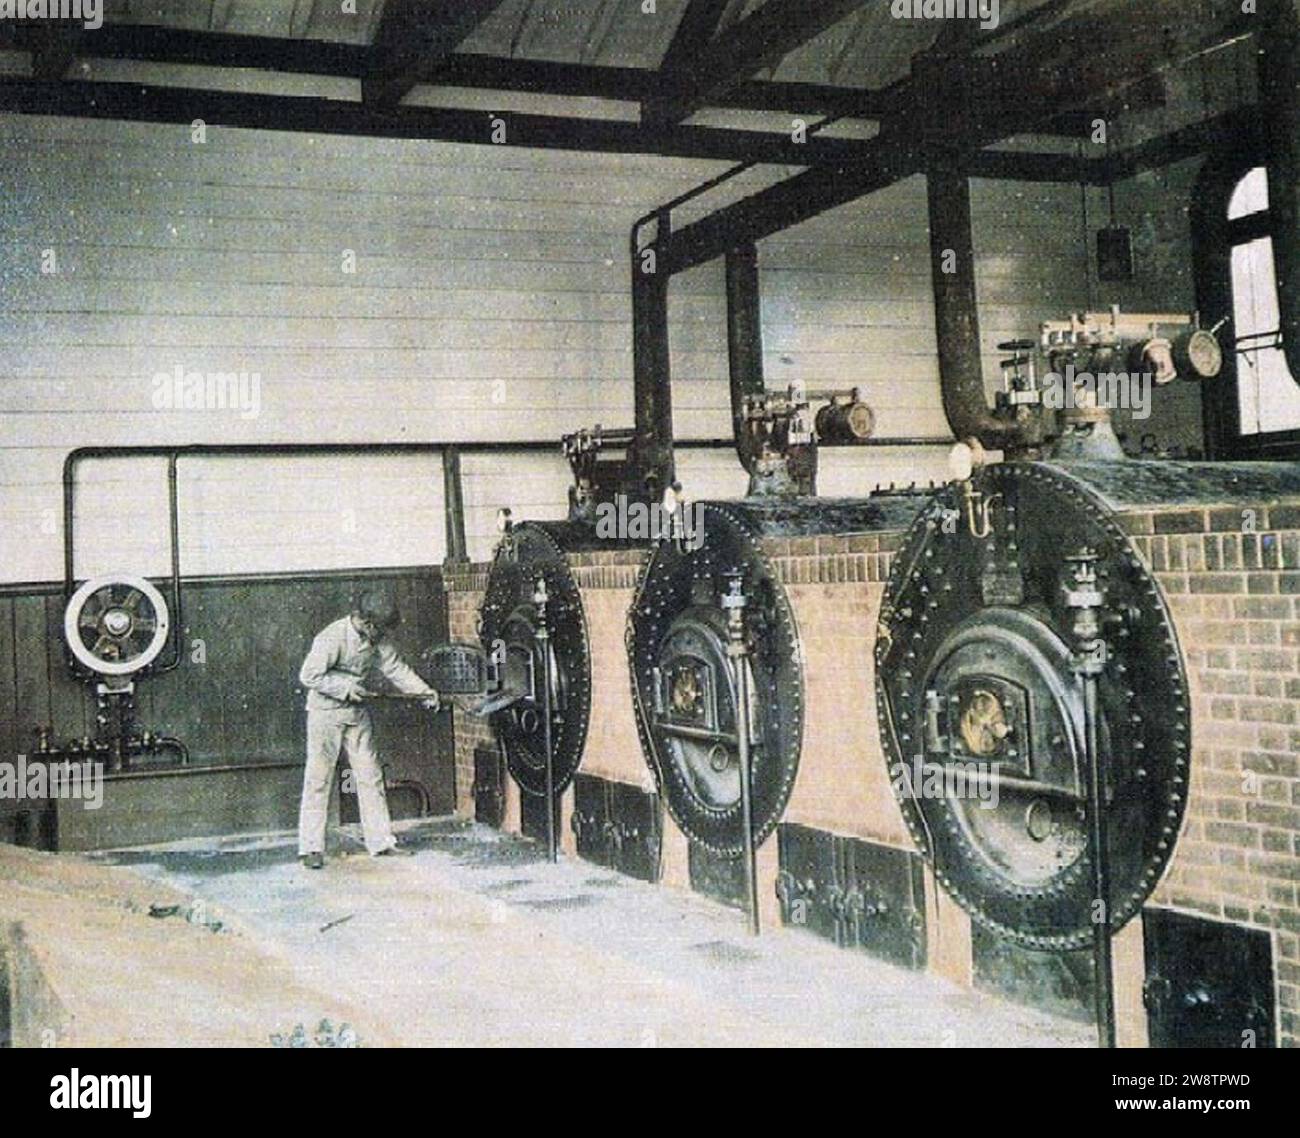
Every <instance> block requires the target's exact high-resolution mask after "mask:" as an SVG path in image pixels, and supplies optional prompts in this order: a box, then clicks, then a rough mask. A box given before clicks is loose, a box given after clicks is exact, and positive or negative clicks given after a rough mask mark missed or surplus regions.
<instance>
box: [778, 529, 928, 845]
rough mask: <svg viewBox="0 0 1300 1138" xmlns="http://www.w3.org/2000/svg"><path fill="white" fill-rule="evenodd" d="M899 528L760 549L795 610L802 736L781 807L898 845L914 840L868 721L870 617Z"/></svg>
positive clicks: (874, 726)
mask: <svg viewBox="0 0 1300 1138" xmlns="http://www.w3.org/2000/svg"><path fill="white" fill-rule="evenodd" d="M902 539H903V535H902V534H901V533H884V534H852V535H836V536H821V537H802V538H790V539H773V538H769V539H766V540H764V541H763V543H762V545H763V550H764V552H765V553H766V554H767V556H768V557H769V558H770V559H771V561H772V567H773V571H774V573H775V575H776V578H777V580H778V581H780V582H781V584H782V585H784V586H785V590H786V596H787V598H788V599H789V601H790V605H791V608H792V609H793V610H794V615H795V623H796V625H797V626H798V629H799V641H800V646H801V649H802V653H803V665H804V667H803V676H804V728H803V731H804V734H803V748H802V752H801V754H800V760H799V777H798V780H797V781H796V782H795V787H794V793H793V794H792V795H791V798H790V805H789V807H788V808H787V810H786V813H785V819H784V820H785V821H787V822H797V823H801V824H803V825H807V826H813V827H815V828H818V829H822V830H829V831H831V832H833V833H837V834H845V835H851V836H854V837H863V838H870V839H872V840H874V841H877V842H881V843H883V844H885V845H889V846H894V847H896V848H899V849H911V848H912V841H911V838H910V837H909V836H908V832H907V827H906V825H905V824H904V822H903V817H902V813H901V811H900V810H899V808H898V804H897V802H896V801H895V800H894V795H893V793H892V791H891V790H890V786H889V776H888V768H887V764H886V762H885V759H884V752H883V749H882V747H881V742H880V731H879V726H878V723H877V719H876V690H875V682H876V668H875V655H874V653H875V642H876V618H877V616H878V614H879V612H880V605H881V601H882V600H883V598H884V593H885V582H886V580H887V579H888V577H889V566H890V560H891V557H892V555H893V552H894V551H895V550H897V549H898V548H899V546H900V545H901V543H902Z"/></svg>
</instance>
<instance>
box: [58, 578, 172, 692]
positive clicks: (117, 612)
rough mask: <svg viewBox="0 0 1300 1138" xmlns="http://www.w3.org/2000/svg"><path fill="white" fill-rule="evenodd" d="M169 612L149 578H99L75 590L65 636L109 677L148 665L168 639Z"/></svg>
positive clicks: (85, 661) (86, 663)
mask: <svg viewBox="0 0 1300 1138" xmlns="http://www.w3.org/2000/svg"><path fill="white" fill-rule="evenodd" d="M168 628H169V613H168V611H167V602H166V601H165V600H164V599H163V596H162V594H161V593H160V592H159V591H158V590H157V589H156V588H155V587H154V586H153V585H152V584H150V583H149V582H148V581H146V580H145V579H144V578H143V577H136V576H132V575H130V574H126V573H111V574H108V575H107V576H103V577H93V578H91V579H90V580H89V581H86V582H85V583H84V584H82V586H81V587H80V588H79V589H78V590H77V591H76V592H75V593H73V594H72V597H71V599H70V600H69V601H68V607H67V609H66V610H65V612H64V614H63V635H64V638H65V639H66V640H67V643H68V649H69V651H71V653H72V655H73V656H74V657H75V658H76V660H77V662H78V663H79V664H81V665H82V666H83V667H84V668H86V669H88V670H89V671H91V672H95V673H97V674H99V675H103V676H129V675H132V674H134V673H135V672H139V671H141V670H142V669H144V668H147V667H148V666H149V665H150V664H152V663H153V662H154V660H156V659H157V658H158V654H159V653H160V652H161V651H162V650H163V646H164V645H165V644H166V643H167V633H168Z"/></svg>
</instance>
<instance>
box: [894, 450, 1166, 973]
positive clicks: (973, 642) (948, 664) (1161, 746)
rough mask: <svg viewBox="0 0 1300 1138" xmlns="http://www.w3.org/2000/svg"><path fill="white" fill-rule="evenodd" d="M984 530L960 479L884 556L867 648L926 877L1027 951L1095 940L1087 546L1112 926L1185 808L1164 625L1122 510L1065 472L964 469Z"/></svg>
mask: <svg viewBox="0 0 1300 1138" xmlns="http://www.w3.org/2000/svg"><path fill="white" fill-rule="evenodd" d="M972 489H973V490H974V492H975V495H976V497H975V499H974V500H975V501H976V502H983V503H987V504H988V519H989V522H990V525H989V527H988V534H987V536H986V537H982V538H980V537H976V536H974V532H973V531H975V532H982V527H981V526H980V525H979V524H978V521H977V524H975V525H974V526H972V525H971V524H969V523H970V520H971V518H972V516H974V517H976V518H977V519H978V513H976V514H975V515H972V514H971V512H970V510H969V502H968V501H967V499H966V498H965V495H964V494H963V491H962V489H961V488H960V487H958V486H953V487H949V488H948V489H946V490H943V491H940V492H939V494H938V495H937V496H936V497H935V499H934V501H933V502H932V504H931V505H930V507H929V508H928V509H927V510H926V511H925V512H924V513H923V514H922V515H921V516H920V518H918V520H917V521H916V523H915V524H914V525H913V527H912V529H911V531H910V532H909V534H908V538H907V541H906V542H905V544H904V547H903V549H902V551H901V552H900V553H899V554H898V557H897V559H896V560H895V562H894V566H893V571H892V573H891V576H890V580H889V584H888V587H887V590H886V595H885V601H884V604H883V606H882V609H881V616H880V626H879V631H878V639H877V644H876V664H877V671H876V677H877V678H876V694H877V711H878V714H879V718H880V725H881V737H882V739H883V740H884V741H885V750H886V755H885V758H886V761H887V763H888V764H889V773H890V782H891V785H892V787H893V789H894V792H895V794H896V796H897V797H898V800H899V802H900V804H901V806H902V809H903V814H904V817H905V818H906V821H907V824H908V827H909V829H910V830H911V832H912V836H913V838H914V839H915V841H916V843H917V845H918V847H919V848H920V849H921V851H922V852H923V853H924V854H925V856H926V858H927V859H928V860H929V861H930V862H931V863H932V865H933V866H934V869H935V872H936V875H937V876H938V878H939V881H940V882H941V883H942V884H943V885H944V887H945V888H946V889H947V890H948V892H949V893H951V894H952V896H953V897H954V898H955V899H956V900H957V901H958V902H959V903H960V904H961V905H962V906H963V907H964V908H965V909H966V910H967V911H968V912H969V913H970V914H971V915H972V917H974V918H975V919H976V920H977V921H979V922H980V923H981V924H983V925H984V926H986V927H987V928H990V929H992V930H994V931H995V932H997V933H999V934H1001V935H1003V936H1007V937H1010V938H1012V939H1014V940H1015V941H1017V942H1019V943H1021V944H1023V945H1026V946H1028V947H1032V948H1038V949H1069V948H1079V947H1083V946H1084V945H1087V944H1089V943H1091V938H1092V929H1093V921H1094V919H1095V917H1096V915H1097V913H1098V910H1097V908H1096V906H1095V905H1094V898H1093V896H1092V886H1091V881H1092V877H1091V870H1090V866H1089V856H1090V855H1089V851H1088V841H1087V832H1088V829H1087V814H1086V802H1087V790H1086V787H1087V770H1086V767H1085V755H1086V752H1085V750H1084V738H1085V721H1084V713H1083V699H1082V689H1081V686H1080V682H1079V680H1078V678H1077V677H1076V675H1075V674H1074V672H1073V670H1072V666H1071V665H1072V652H1073V644H1072V641H1071V633H1070V629H1071V625H1072V616H1073V614H1072V612H1071V611H1070V610H1069V609H1068V608H1067V606H1066V592H1067V588H1068V586H1069V584H1070V565H1069V563H1068V561H1067V560H1066V558H1067V557H1068V556H1069V555H1070V554H1072V553H1074V552H1076V551H1079V550H1081V549H1083V548H1085V547H1087V548H1091V549H1092V550H1095V551H1096V553H1097V554H1098V555H1099V557H1100V561H1099V562H1098V578H1099V582H1100V585H1101V586H1102V589H1103V591H1104V594H1105V598H1106V599H1105V606H1104V609H1103V626H1104V635H1105V637H1106V640H1107V642H1108V644H1109V648H1110V659H1109V661H1108V663H1107V665H1106V669H1105V672H1104V674H1103V675H1102V677H1101V679H1100V700H1099V703H1100V723H1099V739H1100V751H1101V763H1102V771H1103V779H1104V787H1105V798H1106V804H1107V805H1106V809H1107V811H1108V826H1109V850H1108V857H1109V863H1110V878H1111V883H1112V884H1111V898H1110V900H1111V905H1110V912H1109V914H1107V916H1108V918H1109V922H1110V925H1111V927H1112V928H1113V929H1119V928H1121V927H1122V926H1123V925H1124V924H1125V923H1126V922H1127V921H1128V920H1129V919H1131V918H1132V917H1133V916H1134V915H1135V914H1136V913H1137V912H1138V911H1139V910H1140V909H1141V906H1142V903H1143V902H1144V901H1145V900H1146V898H1147V897H1148V896H1149V895H1150V893H1151V891H1152V890H1153V889H1154V888H1155V885H1156V883H1157V882H1158V880H1159V878H1160V875H1161V873H1162V872H1163V870H1164V868H1165V866H1166V865H1167V864H1168V862H1169V859H1170V857H1171V855H1172V853H1173V848H1174V844H1175V842H1176V841H1177V837H1178V832H1179V827H1180V825H1181V823H1182V818H1183V812H1184V810H1185V808H1186V803H1187V787H1188V761H1189V756H1190V742H1191V740H1190V732H1191V719H1190V709H1189V700H1188V687H1187V677H1186V673H1185V671H1184V667H1183V660H1182V654H1181V652H1180V650H1179V646H1178V642H1177V638H1176V634H1175V630H1174V626H1173V622H1172V620H1171V618H1170V615H1169V612H1168V610H1167V608H1166V606H1165V603H1164V598H1163V596H1162V594H1161V591H1160V588H1159V586H1158V585H1157V584H1156V582H1155V580H1154V579H1153V578H1152V577H1151V575H1150V574H1149V573H1148V572H1147V570H1146V567H1145V566H1144V564H1143V562H1142V561H1141V559H1140V558H1139V556H1138V554H1137V552H1136V551H1135V550H1134V548H1133V546H1132V544H1131V542H1130V541H1129V540H1128V538H1127V537H1126V535H1125V534H1124V532H1123V530H1122V529H1121V528H1120V526H1119V525H1118V524H1117V522H1116V520H1115V515H1114V513H1113V511H1112V510H1111V509H1109V508H1108V507H1107V505H1105V504H1104V502H1103V499H1102V498H1101V497H1100V495H1099V494H1097V493H1096V492H1094V490H1093V488H1091V487H1090V486H1089V485H1088V484H1086V483H1084V482H1083V481H1082V480H1081V479H1079V478H1077V477H1075V476H1073V475H1072V474H1071V473H1070V472H1068V471H1066V470H1064V469H1062V468H1059V467H1047V466H1042V465H1039V464H1033V463H1009V464H1004V465H997V466H991V467H988V468H986V469H984V470H982V471H980V472H979V473H977V474H976V476H975V479H974V482H973V486H972Z"/></svg>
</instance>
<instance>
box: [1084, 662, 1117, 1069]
mask: <svg viewBox="0 0 1300 1138" xmlns="http://www.w3.org/2000/svg"><path fill="white" fill-rule="evenodd" d="M1098 713H1099V709H1098V704H1097V677H1096V676H1095V675H1089V674H1085V675H1084V677H1083V715H1084V721H1085V735H1086V739H1085V747H1086V749H1087V752H1088V753H1087V756H1086V761H1087V764H1088V839H1089V844H1090V845H1091V847H1092V849H1091V853H1092V888H1093V896H1094V897H1095V898H1096V899H1097V900H1098V901H1099V902H1100V904H1101V914H1100V917H1101V919H1100V920H1098V919H1097V914H1095V913H1094V914H1093V923H1092V950H1093V951H1092V967H1093V1002H1094V1007H1095V1009H1096V1014H1097V1042H1098V1045H1099V1046H1101V1047H1106V1048H1111V1047H1114V1046H1115V985H1114V972H1113V969H1112V962H1111V937H1110V865H1109V855H1108V853H1107V850H1108V848H1109V847H1108V845H1107V833H1106V830H1107V827H1106V795H1105V790H1104V788H1103V781H1102V773H1101V749H1100V746H1099V742H1100V740H1099V738H1098V731H1097V716H1098Z"/></svg>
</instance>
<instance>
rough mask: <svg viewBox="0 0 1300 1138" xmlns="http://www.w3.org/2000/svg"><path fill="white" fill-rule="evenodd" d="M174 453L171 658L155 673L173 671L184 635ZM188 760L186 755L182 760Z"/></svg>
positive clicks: (170, 473) (170, 476)
mask: <svg viewBox="0 0 1300 1138" xmlns="http://www.w3.org/2000/svg"><path fill="white" fill-rule="evenodd" d="M176 461H177V460H176V455H174V454H173V455H169V456H168V458H167V532H168V535H169V537H170V541H171V557H172V658H171V659H170V660H168V661H167V663H165V664H163V665H162V667H160V668H156V669H155V670H154V671H155V674H156V675H163V674H165V673H167V672H173V671H175V670H176V669H177V668H178V667H179V666H180V662H181V652H182V648H181V641H182V640H183V639H184V637H185V613H184V610H183V609H182V607H181V605H182V601H181V529H180V527H181V521H180V509H179V503H178V496H177V487H176ZM183 761H185V762H188V761H189V759H188V756H187V757H186V758H185V759H184V760H183Z"/></svg>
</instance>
